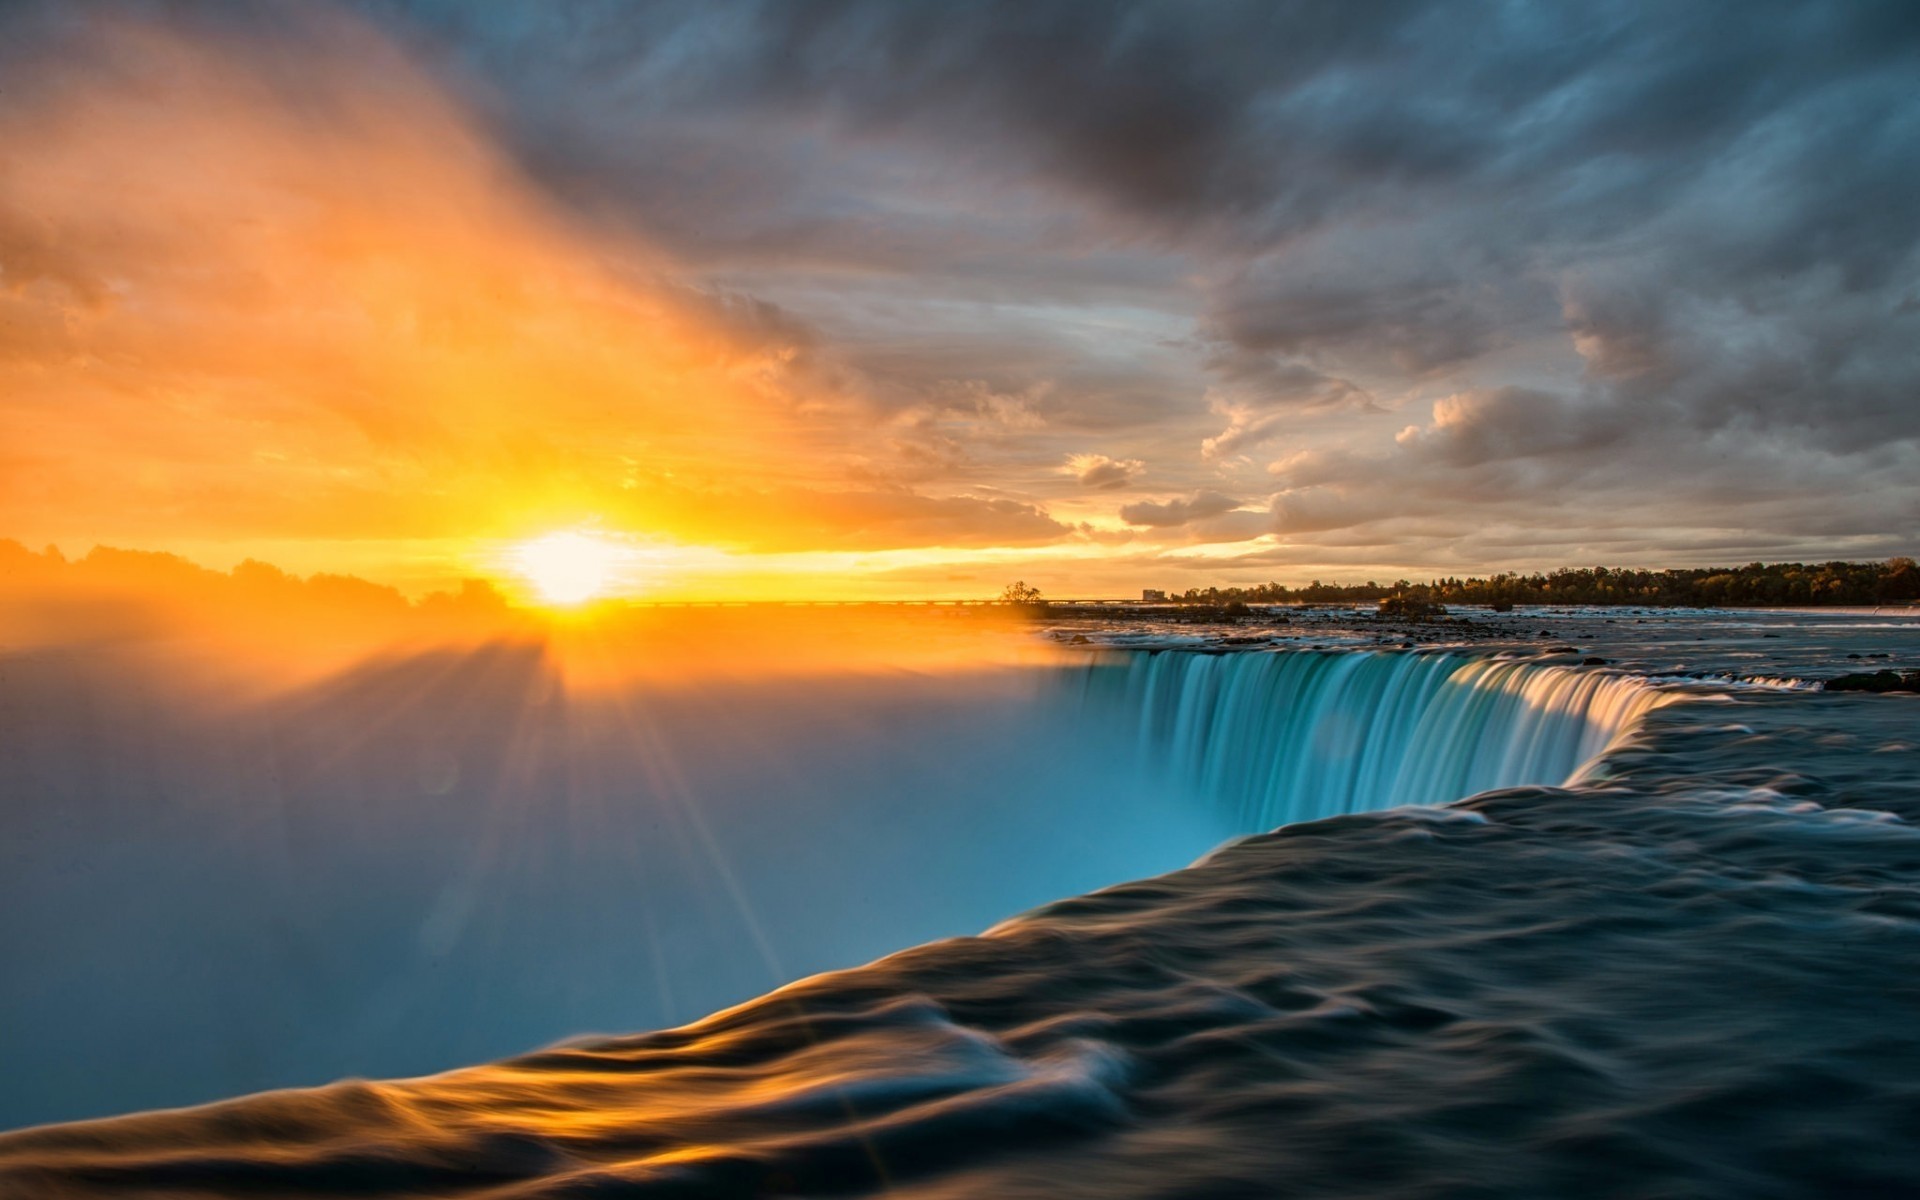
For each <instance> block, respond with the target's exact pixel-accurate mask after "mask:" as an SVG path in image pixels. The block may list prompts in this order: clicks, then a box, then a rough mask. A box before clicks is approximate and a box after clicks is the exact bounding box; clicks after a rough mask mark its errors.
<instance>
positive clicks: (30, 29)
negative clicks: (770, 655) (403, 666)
mask: <svg viewBox="0 0 1920 1200" xmlns="http://www.w3.org/2000/svg"><path fill="white" fill-rule="evenodd" d="M1916 78H1920V7H1916V6H1915V5H1913V4H1911V3H1907V2H1905V0H1897V2H1894V3H1873V2H1870V0H1858V2H1850V3H1845V4H1814V3H1808V4H1780V3H1764V2H1755V0H1743V2H1740V3H1725V4H1722V3H1707V2H1667V3H1645V4H1617V3H1599V2H1595V3H1583V4H1527V3H1517V2H1499V3H1474V2H1472V0H1406V2H1402V0H1379V2H1377V3H1368V4H1361V5H1348V4H1330V3H1301V4H1289V3H1280V2H1275V0H1265V2H1261V3H1250V4H1236V3H1228V2H1217V3H1209V4H1198V5H1197V4H1191V3H1166V4H1117V3H1116V4H1083V3H1046V2H1034V0H1019V2H1008V3H995V2H992V0H983V2H980V3H969V4H965V5H956V4H949V3H911V2H907V0H869V2H860V0H848V2H839V3H811V2H806V0H770V2H768V3H744V2H714V0H706V2H700V3H684V4H682V3H672V2H661V3H642V4H634V3H598V4H597V3H568V4H522V5H511V6H510V5H505V4H488V5H471V4H461V3H454V2H452V0H417V2H412V3H407V2H400V0H367V2H365V3H359V4H346V3H341V4H318V3H314V4H264V5H261V4H248V5H241V4H191V3H146V4H138V3H126V4H113V3H103V4H89V5H84V6H81V5H66V4H41V3H31V2H29V3H19V2H13V3H0V537H7V538H14V539H18V540H20V541H21V542H23V543H26V544H28V545H30V546H35V547H38V546H41V545H44V544H48V543H52V544H57V545H58V546H60V547H61V549H62V550H64V551H66V552H67V553H68V554H78V553H84V552H85V551H86V550H87V548H88V547H90V546H92V545H96V544H101V545H110V546H117V547H129V548H141V549H154V550H166V551H171V552H174V553H178V554H181V555H184V556H186V557H188V558H189V559H192V560H193V561H195V562H199V563H202V564H205V565H210V566H214V567H217V568H220V569H225V568H226V567H229V566H232V565H233V564H234V563H237V562H239V561H241V560H242V559H246V558H256V559H262V560H266V561H270V562H273V563H276V564H278V565H279V566H281V567H284V568H286V569H288V570H292V571H295V572H298V573H307V572H314V571H329V572H350V573H353V574H358V575H361V576H364V577H366V578H369V579H373V580H376V581H379V582H382V583H389V584H394V585H397V586H399V587H401V588H402V589H403V590H407V591H410V592H415V593H418V592H419V591H422V590H424V589H428V588H431V587H440V586H446V585H447V584H448V583H449V581H452V580H457V579H458V578H461V577H463V576H469V575H474V574H482V575H486V574H498V573H504V574H507V575H511V573H512V568H511V564H512V563H513V562H514V561H515V559H514V555H515V554H516V552H517V551H516V547H520V546H522V544H523V543H524V542H525V541H526V540H527V539H532V538H538V537H541V536H544V535H550V534H553V533H555V532H556V531H575V532H580V531H584V532H585V533H586V534H587V535H590V536H592V537H594V538H599V539H603V540H605V541H606V542H608V543H609V544H614V545H617V546H619V547H620V548H621V551H622V555H623V557H622V559H621V565H620V579H621V586H622V587H623V589H625V590H627V591H629V592H631V593H632V594H635V595H645V596H658V597H662V598H672V597H679V596H773V595H796V596H797V595H831V596H962V597H966V596H989V595H993V594H995V593H997V592H998V591H999V589H1000V588H1001V586H1002V585H1003V584H1005V583H1006V582H1008V581H1010V580H1012V579H1014V578H1022V579H1025V580H1027V581H1029V582H1031V583H1034V584H1037V585H1039V586H1040V587H1041V588H1042V589H1043V590H1044V591H1046V592H1047V593H1048V594H1049V595H1053V596H1061V597H1064V596H1124V595H1128V594H1133V593H1135V592H1137V590H1138V589H1140V588H1142V587H1161V588H1172V589H1175V590H1179V589H1184V588H1186V587H1194V586H1202V587H1204V586H1207V585H1209V584H1229V583H1254V582H1261V581H1265V580H1270V579H1271V580H1278V581H1281V582H1284V583H1293V584H1298V583H1304V582H1306V581H1308V580H1309V579H1311V578H1319V579H1330V580H1340V581H1345V582H1353V581H1359V580H1362V579H1366V578H1379V579H1383V580H1387V579H1393V578H1397V577H1402V576H1406V577H1411V578H1415V579H1420V578H1426V577H1430V576H1435V575H1465V574H1473V573H1479V574H1484V573H1488V572H1492V571H1499V570H1509V569H1521V570H1526V569H1536V568H1545V567H1552V566H1560V565H1593V564H1598V563H1605V564H1618V565H1647V566H1684V565H1703V564H1709V563H1733V562H1744V561H1748V560H1753V559H1764V560H1781V559H1829V558H1849V559H1870V558H1884V557H1888V556H1891V555H1895V554H1912V553H1914V552H1915V550H1916V549H1917V548H1920V542H1917V539H1920V534H1917V533H1916V530H1920V273H1917V272H1916V267H1917V266H1920V253H1916V247H1917V246H1920V203H1917V202H1916V197H1920V88H1916V87H1915V86H1914V83H1913V81H1914V80H1915V79H1916Z"/></svg>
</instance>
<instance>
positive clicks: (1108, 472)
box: [1062, 454, 1147, 491]
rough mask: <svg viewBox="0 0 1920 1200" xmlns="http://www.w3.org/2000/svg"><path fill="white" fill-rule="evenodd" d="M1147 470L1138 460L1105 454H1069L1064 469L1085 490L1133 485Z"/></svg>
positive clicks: (1103, 489) (1145, 465)
mask: <svg viewBox="0 0 1920 1200" xmlns="http://www.w3.org/2000/svg"><path fill="white" fill-rule="evenodd" d="M1146 469H1147V464H1145V463H1143V462H1141V461H1140V460H1139V459H1137V458H1108V457H1107V456H1106V455H1104V454H1069V455H1068V456H1067V465H1066V466H1065V467H1064V468H1062V470H1064V471H1065V472H1066V473H1067V474H1068V475H1071V476H1073V478H1074V480H1075V482H1077V483H1079V485H1080V486H1081V487H1084V488H1094V489H1097V490H1102V491H1105V490H1110V489H1113V488H1123V487H1126V486H1128V485H1129V484H1131V483H1133V481H1134V480H1136V479H1138V478H1139V477H1140V474H1141V473H1142V472H1143V471H1145V470H1146Z"/></svg>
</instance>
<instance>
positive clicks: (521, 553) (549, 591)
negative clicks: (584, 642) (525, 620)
mask: <svg viewBox="0 0 1920 1200" xmlns="http://www.w3.org/2000/svg"><path fill="white" fill-rule="evenodd" d="M625 557H626V554H625V550H624V548H623V547H622V546H620V545H619V544H618V543H616V542H613V541H610V540H608V539H606V538H602V537H595V536H594V535H593V534H589V533H574V532H560V533H549V534H544V535H542V536H540V537H537V538H533V539H532V540H530V541H525V542H521V543H520V544H519V545H518V546H516V547H514V549H513V551H512V552H511V554H510V555H509V561H511V562H512V564H513V567H514V569H515V570H516V571H518V572H519V574H520V575H521V577H522V578H524V579H525V580H526V581H527V582H528V583H529V584H532V585H533V590H534V591H536V592H538V593H539V594H540V598H541V599H542V600H544V601H546V602H547V603H548V604H558V605H568V606H570V605H575V604H584V603H586V602H587V601H589V600H596V599H599V598H600V597H602V596H604V595H606V594H607V592H608V590H609V589H610V588H611V587H612V585H613V584H614V582H615V579H614V575H615V572H616V570H617V569H618V567H619V566H620V564H621V562H622V561H623V560H624V559H625Z"/></svg>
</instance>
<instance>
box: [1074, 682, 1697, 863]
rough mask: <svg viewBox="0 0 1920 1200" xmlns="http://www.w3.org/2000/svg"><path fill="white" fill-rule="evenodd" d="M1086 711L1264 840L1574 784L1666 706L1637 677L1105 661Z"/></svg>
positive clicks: (1088, 688)
mask: <svg viewBox="0 0 1920 1200" xmlns="http://www.w3.org/2000/svg"><path fill="white" fill-rule="evenodd" d="M1073 677H1074V680H1075V682H1076V683H1077V685H1078V686H1079V688H1080V689H1081V702H1082V705H1083V710H1084V711H1085V712H1086V713H1087V714H1088V715H1089V716H1090V717H1092V718H1094V719H1096V720H1101V721H1121V722H1128V721H1131V722H1137V733H1138V735H1139V737H1138V741H1139V744H1140V746H1141V748H1142V753H1143V755H1145V756H1146V758H1145V761H1143V762H1142V763H1141V764H1140V765H1141V766H1142V767H1144V768H1161V769H1171V770H1172V771H1173V772H1175V773H1176V775H1177V776H1178V777H1180V778H1183V779H1185V780H1187V781H1189V782H1191V783H1193V784H1195V785H1197V786H1198V787H1199V789H1200V790H1201V791H1202V792H1203V794H1205V795H1208V796H1210V797H1213V798H1214V799H1216V800H1217V801H1218V802H1219V803H1220V804H1222V805H1224V806H1226V808H1227V809H1228V812H1229V815H1230V817H1231V818H1232V820H1233V821H1234V823H1235V825H1236V827H1237V828H1239V829H1241V830H1243V831H1250V832H1251V831H1259V830H1265V829H1270V828H1273V827H1274V826H1277V825H1284V824H1287V823H1289V822H1293V821H1307V820H1313V819H1316V818H1319V817H1327V816H1333V815H1335V814H1338V813H1347V812H1360V811H1363V810H1367V809H1379V808H1393V807H1397V806H1400V805H1405V804H1439V803H1444V802H1446V801H1449V800H1457V799H1460V798H1462V797H1465V796H1470V795H1473V794H1474V793H1476V792H1482V791H1486V790H1488V789H1490V788H1498V787H1514V786H1519V785H1524V784H1560V783H1566V782H1571V781H1573V780H1574V779H1576V778H1578V777H1579V776H1580V774H1581V773H1582V772H1583V769H1584V768H1585V767H1586V766H1587V765H1588V764H1590V762H1591V760H1593V759H1594V758H1595V757H1596V756H1597V755H1599V754H1600V753H1601V752H1602V751H1603V750H1605V749H1606V748H1607V746H1608V745H1609V744H1610V743H1611V742H1613V741H1614V739H1616V738H1617V737H1619V736H1620V735H1621V734H1622V733H1623V732H1625V731H1626V730H1627V729H1629V728H1630V727H1631V726H1632V724H1633V723H1634V722H1635V721H1637V720H1638V719H1639V718H1640V716H1642V715H1643V714H1644V713H1646V712H1647V711H1649V710H1651V709H1653V708H1655V707H1658V706H1659V705H1661V704H1663V703H1666V702H1667V701H1668V700H1669V699H1670V698H1671V697H1669V696H1668V695H1666V694H1663V693H1661V692H1659V691H1656V690H1655V689H1653V688H1652V687H1649V686H1648V685H1647V684H1646V683H1645V682H1644V681H1642V680H1639V679H1636V678H1633V677H1631V676H1625V675H1616V674H1610V673H1606V672H1598V671H1591V670H1575V669H1571V668H1567V667H1557V666H1549V665H1545V664H1541V663H1532V662H1526V661H1520V660H1513V659H1498V658H1490V657H1485V656H1477V655H1467V654H1453V653H1411V654H1409V653H1396V652H1392V651H1351V650H1348V651H1337V652H1315V651H1251V652H1240V653H1227V654H1197V653H1192V652H1182V651H1148V652H1133V653H1113V654H1104V655H1102V656H1100V657H1099V658H1097V659H1095V660H1094V661H1093V662H1091V663H1089V664H1087V665H1086V666H1084V667H1083V668H1081V669H1080V670H1079V671H1077V672H1075V673H1074V676H1073Z"/></svg>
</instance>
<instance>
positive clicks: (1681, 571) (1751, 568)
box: [1169, 556, 1920, 609]
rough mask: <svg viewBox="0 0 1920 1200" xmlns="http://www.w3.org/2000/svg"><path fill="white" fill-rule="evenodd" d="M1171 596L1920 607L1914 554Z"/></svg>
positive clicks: (1194, 600)
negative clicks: (1876, 559) (1881, 559)
mask: <svg viewBox="0 0 1920 1200" xmlns="http://www.w3.org/2000/svg"><path fill="white" fill-rule="evenodd" d="M1169 599H1171V600H1173V601H1175V602H1177V603H1181V604H1203V605H1209V606H1213V607H1219V606H1222V605H1226V604H1230V603H1233V602H1235V601H1238V602H1240V603H1243V604H1245V603H1251V604H1301V603H1304V604H1361V603H1368V602H1377V601H1382V600H1393V601H1395V605H1394V607H1395V608H1400V607H1403V606H1413V605H1424V604H1433V605H1440V604H1486V605H1491V606H1492V607H1494V608H1496V609H1499V608H1503V607H1504V608H1511V607H1512V606H1513V605H1515V604H1633V605H1643V606H1647V607H1662V606H1666V607H1673V606H1686V607H1701V608H1708V607H1751V606H1760V605H1776V606H1778V605H1784V606H1793V605H1877V604H1905V603H1909V602H1912V601H1915V600H1920V566H1916V565H1915V563H1914V560H1913V559H1911V558H1907V557H1904V556H1902V557H1899V558H1890V559H1888V560H1886V561H1885V562H1864V563H1856V562H1838V561H1836V562H1824V563H1757V562H1756V563H1748V564H1747V565H1746V566H1743V567H1693V568H1677V569H1671V570H1664V571H1649V570H1642V569H1639V568H1635V567H1590V568H1585V567H1569V568H1563V569H1561V570H1558V571H1549V572H1546V573H1544V574H1542V573H1535V574H1531V575H1521V574H1516V573H1512V572H1506V573H1502V574H1499V575H1492V576H1488V577H1486V578H1480V577H1477V576H1475V577H1470V578H1467V579H1458V578H1454V577H1451V576H1449V577H1446V578H1442V579H1433V580H1429V581H1428V582H1426V583H1424V584H1416V583H1413V582H1411V581H1410V580H1406V579H1399V580H1395V581H1394V582H1392V583H1389V584H1383V583H1379V582H1377V581H1375V580H1371V579H1369V580H1368V581H1366V582H1365V583H1357V584H1338V583H1322V582H1321V581H1320V580H1318V579H1316V580H1314V581H1313V582H1311V583H1309V584H1307V585H1306V586H1305V587H1297V588H1295V587H1287V586H1286V585H1284V584H1280V583H1263V584H1257V585H1255V586H1253V587H1229V588H1218V587H1210V588H1189V589H1188V590H1187V591H1185V592H1183V593H1181V594H1180V595H1177V596H1172V597H1169Z"/></svg>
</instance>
